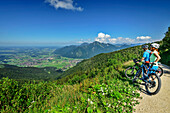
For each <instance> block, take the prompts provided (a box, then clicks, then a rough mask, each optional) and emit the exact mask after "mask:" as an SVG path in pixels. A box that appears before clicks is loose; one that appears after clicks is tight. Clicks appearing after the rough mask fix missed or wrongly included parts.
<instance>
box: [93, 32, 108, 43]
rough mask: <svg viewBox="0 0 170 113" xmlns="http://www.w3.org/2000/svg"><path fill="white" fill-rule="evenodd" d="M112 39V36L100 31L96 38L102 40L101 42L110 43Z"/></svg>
mask: <svg viewBox="0 0 170 113" xmlns="http://www.w3.org/2000/svg"><path fill="white" fill-rule="evenodd" d="M110 40H111V36H110V35H108V34H104V33H99V34H98V37H96V38H95V41H98V42H101V43H109V42H110Z"/></svg>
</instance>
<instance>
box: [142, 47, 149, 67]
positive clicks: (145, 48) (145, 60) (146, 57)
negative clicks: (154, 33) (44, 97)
mask: <svg viewBox="0 0 170 113" xmlns="http://www.w3.org/2000/svg"><path fill="white" fill-rule="evenodd" d="M142 48H143V51H145V52H144V53H143V57H142V59H141V60H140V61H144V62H145V65H147V66H148V67H149V60H150V58H149V57H150V53H151V51H150V50H148V45H143V46H142Z"/></svg>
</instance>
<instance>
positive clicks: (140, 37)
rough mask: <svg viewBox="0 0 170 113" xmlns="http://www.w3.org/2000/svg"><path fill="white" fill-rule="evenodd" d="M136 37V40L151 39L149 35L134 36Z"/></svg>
mask: <svg viewBox="0 0 170 113" xmlns="http://www.w3.org/2000/svg"><path fill="white" fill-rule="evenodd" d="M136 39H138V40H148V39H151V37H150V36H138V37H136Z"/></svg>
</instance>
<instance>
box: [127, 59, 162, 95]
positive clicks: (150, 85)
mask: <svg viewBox="0 0 170 113" xmlns="http://www.w3.org/2000/svg"><path fill="white" fill-rule="evenodd" d="M133 61H134V63H135V67H134V69H132V70H133V72H132V73H133V74H135V75H133V74H132V73H130V75H131V76H129V75H128V76H127V70H126V71H125V75H126V77H127V78H130V79H133V82H134V81H136V80H137V79H140V80H142V81H143V82H144V83H145V89H146V91H147V92H148V93H149V94H151V95H154V94H157V93H158V92H159V91H160V88H161V79H160V77H159V76H158V75H157V74H156V71H155V70H153V69H152V67H153V65H154V63H152V64H151V66H149V67H147V66H146V65H145V64H144V63H142V65H141V66H137V60H136V59H133ZM136 66H137V67H138V69H137V68H136ZM131 68H132V67H131ZM132 75H133V76H132ZM141 75H142V76H141Z"/></svg>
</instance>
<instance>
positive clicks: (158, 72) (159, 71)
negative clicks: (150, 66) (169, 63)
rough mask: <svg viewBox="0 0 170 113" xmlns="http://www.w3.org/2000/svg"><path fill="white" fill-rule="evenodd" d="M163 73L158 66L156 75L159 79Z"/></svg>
mask: <svg viewBox="0 0 170 113" xmlns="http://www.w3.org/2000/svg"><path fill="white" fill-rule="evenodd" d="M163 73H164V71H163V69H162V67H160V66H158V69H157V70H156V74H157V75H158V76H159V77H161V76H162V75H163Z"/></svg>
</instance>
